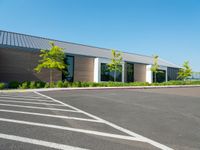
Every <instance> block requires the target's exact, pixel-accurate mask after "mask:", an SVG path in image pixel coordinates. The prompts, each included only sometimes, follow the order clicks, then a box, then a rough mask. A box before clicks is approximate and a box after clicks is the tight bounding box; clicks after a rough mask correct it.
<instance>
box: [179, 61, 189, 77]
mask: <svg viewBox="0 0 200 150" xmlns="http://www.w3.org/2000/svg"><path fill="white" fill-rule="evenodd" d="M191 75H192V69H191V67H190V65H189V61H185V62H184V63H183V67H182V68H180V69H179V72H178V77H177V79H181V80H186V79H187V78H188V77H190V76H191Z"/></svg>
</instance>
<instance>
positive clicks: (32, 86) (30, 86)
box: [29, 81, 36, 89]
mask: <svg viewBox="0 0 200 150" xmlns="http://www.w3.org/2000/svg"><path fill="white" fill-rule="evenodd" d="M29 88H30V89H36V82H35V81H31V82H30V85H29Z"/></svg>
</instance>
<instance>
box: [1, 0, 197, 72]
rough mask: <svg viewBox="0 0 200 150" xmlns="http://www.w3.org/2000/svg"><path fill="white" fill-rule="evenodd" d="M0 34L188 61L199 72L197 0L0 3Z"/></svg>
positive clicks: (14, 0)
mask: <svg viewBox="0 0 200 150" xmlns="http://www.w3.org/2000/svg"><path fill="white" fill-rule="evenodd" d="M0 30H8V31H13V32H20V33H27V34H32V35H37V36H43V37H48V38H53V39H58V40H64V41H69V42H76V43H82V44H87V45H93V46H97V47H105V48H112V49H117V50H121V51H128V52H133V53H139V54H145V55H150V56H151V55H153V54H157V55H159V56H160V57H161V58H163V59H166V60H168V61H171V62H173V63H176V64H178V65H182V63H183V61H185V60H189V61H190V64H191V66H192V68H193V70H194V71H200V0H0Z"/></svg>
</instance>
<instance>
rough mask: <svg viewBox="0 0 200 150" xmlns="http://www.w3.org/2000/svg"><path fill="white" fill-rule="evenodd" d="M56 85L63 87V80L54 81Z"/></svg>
mask: <svg viewBox="0 0 200 150" xmlns="http://www.w3.org/2000/svg"><path fill="white" fill-rule="evenodd" d="M56 87H59V88H62V87H64V82H62V81H58V82H57V83H56Z"/></svg>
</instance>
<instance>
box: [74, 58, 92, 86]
mask: <svg viewBox="0 0 200 150" xmlns="http://www.w3.org/2000/svg"><path fill="white" fill-rule="evenodd" d="M93 80H94V58H91V57H84V56H75V57H74V81H90V82H93Z"/></svg>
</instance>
